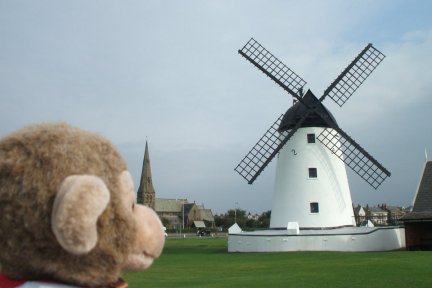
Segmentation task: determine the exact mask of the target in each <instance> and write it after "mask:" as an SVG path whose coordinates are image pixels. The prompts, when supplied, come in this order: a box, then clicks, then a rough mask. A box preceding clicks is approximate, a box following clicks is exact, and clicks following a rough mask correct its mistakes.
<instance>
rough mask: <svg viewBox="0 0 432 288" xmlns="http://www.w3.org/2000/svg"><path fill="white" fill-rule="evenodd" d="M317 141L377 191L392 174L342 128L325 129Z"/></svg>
mask: <svg viewBox="0 0 432 288" xmlns="http://www.w3.org/2000/svg"><path fill="white" fill-rule="evenodd" d="M317 139H318V140H319V141H320V142H321V143H322V144H323V145H324V146H326V147H327V148H328V149H329V150H330V151H332V153H333V154H335V155H336V156H337V157H338V158H339V159H341V160H342V161H343V162H345V164H346V165H347V166H348V167H350V168H351V169H352V170H353V171H354V172H356V173H357V174H358V175H359V176H360V177H361V178H363V180H365V181H366V182H367V183H369V184H370V185H371V186H372V187H374V188H375V189H377V188H378V186H380V185H381V183H382V182H383V181H384V180H385V179H386V178H387V177H389V176H390V175H391V174H390V172H389V171H388V170H387V169H386V168H384V167H383V166H382V165H381V164H380V163H379V162H378V161H377V160H375V159H374V158H373V157H372V156H371V155H369V153H368V152H366V150H364V149H363V148H362V147H361V146H360V145H359V144H357V143H356V142H355V141H354V140H353V139H352V138H351V137H350V136H349V135H348V134H346V133H345V132H344V131H342V130H341V129H340V128H337V127H335V128H334V130H333V129H330V128H326V129H324V130H323V131H322V132H321V133H320V134H319V135H318V137H317Z"/></svg>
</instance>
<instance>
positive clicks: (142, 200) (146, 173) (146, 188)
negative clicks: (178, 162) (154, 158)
mask: <svg viewBox="0 0 432 288" xmlns="http://www.w3.org/2000/svg"><path fill="white" fill-rule="evenodd" d="M155 200H156V193H155V190H154V188H153V181H152V175H151V168H150V156H149V152H148V144H147V141H146V145H145V152H144V161H143V167H142V172H141V180H140V185H139V188H138V193H137V202H138V203H139V204H144V205H146V206H148V207H150V208H152V209H153V210H154V209H155Z"/></svg>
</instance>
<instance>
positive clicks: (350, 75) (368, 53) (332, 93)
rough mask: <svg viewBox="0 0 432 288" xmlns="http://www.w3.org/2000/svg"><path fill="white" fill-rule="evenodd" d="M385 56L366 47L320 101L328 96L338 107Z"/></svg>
mask: <svg viewBox="0 0 432 288" xmlns="http://www.w3.org/2000/svg"><path fill="white" fill-rule="evenodd" d="M384 57H385V55H384V54H382V53H381V52H380V51H379V50H377V49H376V48H375V47H373V46H372V44H369V45H367V46H366V47H365V48H364V49H363V51H362V52H360V54H359V55H358V56H357V57H356V58H355V59H354V60H353V61H352V62H351V64H350V65H348V67H347V68H345V70H344V71H342V73H341V74H340V75H339V76H338V77H337V78H336V80H335V81H333V83H332V84H331V85H330V86H329V87H328V88H327V89H326V90H325V91H324V94H323V96H321V98H320V101H322V100H324V98H325V97H326V96H329V97H330V98H331V99H332V100H333V101H334V102H336V104H338V105H339V107H342V105H344V104H345V102H346V101H347V100H348V99H349V98H350V97H351V95H352V94H353V93H354V92H355V91H356V90H357V88H358V87H360V85H361V84H362V83H363V82H364V81H365V80H366V78H367V77H368V76H369V75H370V74H371V73H372V71H373V70H375V68H376V67H377V66H378V65H379V64H380V63H381V61H382V60H383V59H384Z"/></svg>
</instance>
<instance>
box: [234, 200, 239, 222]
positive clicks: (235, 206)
mask: <svg viewBox="0 0 432 288" xmlns="http://www.w3.org/2000/svg"><path fill="white" fill-rule="evenodd" d="M237 205H238V202H235V203H234V223H237Z"/></svg>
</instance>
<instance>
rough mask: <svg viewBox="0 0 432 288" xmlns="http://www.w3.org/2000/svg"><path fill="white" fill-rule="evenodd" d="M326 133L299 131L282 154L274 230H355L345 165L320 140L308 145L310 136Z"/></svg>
mask: <svg viewBox="0 0 432 288" xmlns="http://www.w3.org/2000/svg"><path fill="white" fill-rule="evenodd" d="M323 129H324V128H320V127H306V128H300V129H298V131H297V132H296V133H295V134H294V136H293V137H292V138H291V139H290V140H289V141H288V143H287V144H286V145H285V146H284V147H283V148H282V149H281V151H280V152H279V154H278V158H277V168H276V179H275V189H274V194H273V206H272V213H271V220H270V228H279V229H281V228H282V229H286V227H287V224H288V222H297V223H298V225H299V227H300V228H331V227H342V226H355V219H354V214H353V208H352V200H351V194H350V189H349V185H348V179H347V174H346V170H345V164H344V163H343V161H342V160H340V159H339V158H338V157H337V156H336V155H334V154H333V153H332V152H331V151H330V150H329V149H327V148H326V147H325V146H324V145H323V144H322V143H321V142H319V141H318V140H317V139H316V140H315V143H308V138H307V137H308V136H307V135H308V134H314V135H315V137H317V136H318V135H319V134H320V133H321V131H322V130H323ZM310 168H312V169H315V171H316V177H311V175H310V174H309V173H310V172H309V169H310ZM312 173H313V171H312ZM312 176H313V175H312ZM314 209H315V210H314Z"/></svg>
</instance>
